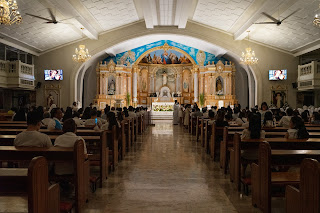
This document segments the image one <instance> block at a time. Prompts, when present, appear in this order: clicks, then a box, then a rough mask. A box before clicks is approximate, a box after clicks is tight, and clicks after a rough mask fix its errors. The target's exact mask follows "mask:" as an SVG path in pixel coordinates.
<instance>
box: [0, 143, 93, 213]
mask: <svg viewBox="0 0 320 213" xmlns="http://www.w3.org/2000/svg"><path fill="white" fill-rule="evenodd" d="M37 156H43V157H45V158H46V159H47V160H48V161H49V162H73V165H74V173H73V175H71V176H70V175H66V176H56V175H54V176H50V177H49V179H50V180H55V181H56V180H61V179H67V180H72V181H73V183H74V186H75V210H76V212H80V210H81V209H82V207H83V205H84V203H85V202H86V201H87V200H88V189H89V160H88V159H87V157H86V155H85V154H84V144H83V142H82V141H77V142H76V143H75V145H74V147H73V148H62V147H50V148H39V147H14V146H0V161H14V162H21V161H30V160H31V159H32V158H34V157H37Z"/></svg>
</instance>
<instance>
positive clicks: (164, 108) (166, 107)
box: [152, 104, 173, 112]
mask: <svg viewBox="0 0 320 213" xmlns="http://www.w3.org/2000/svg"><path fill="white" fill-rule="evenodd" d="M152 110H153V111H155V112H171V111H173V105H166V104H163V105H155V106H153V109H152Z"/></svg>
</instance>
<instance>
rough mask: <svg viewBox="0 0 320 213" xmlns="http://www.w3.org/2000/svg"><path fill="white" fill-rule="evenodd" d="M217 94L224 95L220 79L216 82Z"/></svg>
mask: <svg viewBox="0 0 320 213" xmlns="http://www.w3.org/2000/svg"><path fill="white" fill-rule="evenodd" d="M216 93H217V95H222V94H223V87H222V81H221V79H220V78H218V79H217V81H216Z"/></svg>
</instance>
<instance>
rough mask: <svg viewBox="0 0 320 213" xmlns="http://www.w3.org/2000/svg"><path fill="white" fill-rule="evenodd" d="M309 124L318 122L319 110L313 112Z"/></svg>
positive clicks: (319, 118)
mask: <svg viewBox="0 0 320 213" xmlns="http://www.w3.org/2000/svg"><path fill="white" fill-rule="evenodd" d="M311 124H320V114H319V112H314V113H313V115H312V122H311Z"/></svg>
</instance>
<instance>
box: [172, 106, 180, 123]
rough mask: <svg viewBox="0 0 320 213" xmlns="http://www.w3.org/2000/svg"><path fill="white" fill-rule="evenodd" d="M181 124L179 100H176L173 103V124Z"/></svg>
mask: <svg viewBox="0 0 320 213" xmlns="http://www.w3.org/2000/svg"><path fill="white" fill-rule="evenodd" d="M178 124H179V103H178V101H177V100H175V101H174V105H173V125H178Z"/></svg>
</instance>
